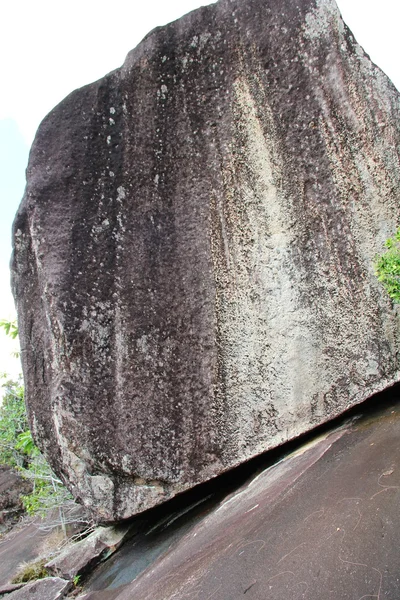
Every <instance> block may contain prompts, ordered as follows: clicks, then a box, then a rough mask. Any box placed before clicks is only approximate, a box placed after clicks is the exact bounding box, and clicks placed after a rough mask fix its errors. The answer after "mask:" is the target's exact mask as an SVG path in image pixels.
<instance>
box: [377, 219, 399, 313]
mask: <svg viewBox="0 0 400 600" xmlns="http://www.w3.org/2000/svg"><path fill="white" fill-rule="evenodd" d="M385 246H386V247H387V250H386V252H385V253H384V254H382V255H381V256H377V257H376V259H375V272H376V275H377V277H378V280H379V281H380V282H381V283H382V284H383V286H384V288H385V290H386V291H387V293H388V294H389V297H390V298H391V299H392V300H393V302H394V303H396V304H400V227H399V228H398V229H397V231H396V233H395V235H394V236H393V237H392V238H389V239H388V240H387V241H386V244H385Z"/></svg>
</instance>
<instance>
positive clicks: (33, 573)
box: [11, 559, 50, 584]
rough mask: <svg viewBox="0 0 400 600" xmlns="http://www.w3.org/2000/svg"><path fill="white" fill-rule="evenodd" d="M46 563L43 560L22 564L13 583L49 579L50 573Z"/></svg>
mask: <svg viewBox="0 0 400 600" xmlns="http://www.w3.org/2000/svg"><path fill="white" fill-rule="evenodd" d="M45 563H46V559H41V560H38V561H35V562H31V563H24V564H22V565H21V567H20V569H19V571H18V573H17V574H16V576H15V577H14V578H13V579H12V581H11V583H14V584H15V583H27V582H28V581H36V579H44V578H45V577H48V576H49V575H50V573H49V572H48V571H47V569H46V568H45V566H44V565H45Z"/></svg>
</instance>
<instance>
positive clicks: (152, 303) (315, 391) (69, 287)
mask: <svg viewBox="0 0 400 600" xmlns="http://www.w3.org/2000/svg"><path fill="white" fill-rule="evenodd" d="M399 124H400V120H399V95H398V92H397V91H396V89H395V88H394V87H393V85H392V84H391V82H390V81H389V80H388V79H387V77H386V76H385V75H384V74H383V73H382V72H381V71H380V70H379V69H378V68H377V67H376V66H375V65H374V64H373V63H371V61H370V60H369V58H368V56H367V55H366V54H365V53H364V51H363V50H362V48H360V46H359V45H358V44H357V43H356V41H355V40H354V38H353V36H352V34H351V32H350V31H349V30H348V28H347V27H346V25H345V24H344V23H343V21H342V19H341V16H340V14H339V12H338V9H337V6H336V4H335V3H334V2H333V0H280V1H279V2H277V1H276V0H220V1H219V2H218V3H217V4H215V5H211V6H207V7H204V8H201V9H199V10H197V11H194V12H192V13H190V14H189V15H187V16H185V17H183V18H182V19H180V20H179V21H176V22H174V23H172V24H170V25H167V26H166V27H162V28H158V29H156V30H154V31H153V32H151V33H150V34H149V35H148V36H147V37H146V38H145V39H144V40H143V41H142V42H141V44H139V46H138V47H137V48H135V49H134V50H133V51H132V52H131V53H129V54H128V57H127V59H126V61H125V63H124V65H123V66H122V67H121V68H120V69H118V70H116V71H114V72H112V73H110V74H109V75H107V76H106V77H104V78H103V79H102V80H100V81H98V82H96V83H93V84H91V85H89V86H86V87H85V88H83V89H81V90H78V91H76V92H73V93H72V94H71V95H70V96H68V97H67V98H66V99H65V100H64V101H63V102H62V103H61V104H60V105H59V106H57V107H56V108H55V109H54V110H53V111H52V112H51V113H50V114H49V115H48V116H47V117H46V119H45V120H44V121H43V123H42V125H41V126H40V129H39V131H38V133H37V136H36V139H35V142H34V144H33V147H32V151H31V156H30V162H29V167H28V171H27V179H28V183H27V187H26V192H25V196H24V199H23V201H22V204H21V207H20V209H19V212H18V215H17V217H16V220H15V225H14V243H15V251H14V258H13V287H14V294H15V298H16V302H17V307H18V314H19V324H20V335H21V342H22V357H23V368H24V375H25V380H26V387H27V401H28V410H29V416H30V420H31V423H32V426H33V431H34V436H35V439H36V441H37V443H38V444H39V445H40V447H41V448H42V450H43V451H44V452H45V454H46V455H47V457H48V459H49V460H50V462H51V465H52V467H53V469H54V470H55V471H56V472H57V473H58V474H59V476H60V477H62V478H63V479H64V480H65V481H66V482H67V484H68V486H69V487H70V489H71V490H72V492H73V493H74V495H75V497H76V498H78V499H80V500H81V501H82V502H83V503H84V504H85V505H86V506H87V507H89V508H90V509H91V510H92V512H93V514H94V515H95V516H96V517H97V518H98V519H100V520H103V521H114V520H118V519H123V518H126V517H129V516H130V515H132V514H134V513H136V512H140V511H143V510H145V509H147V508H149V507H150V506H152V505H154V504H157V503H160V502H162V501H163V500H165V499H167V498H169V497H171V496H173V495H175V494H176V493H178V492H180V491H182V490H184V489H186V488H188V487H190V486H193V485H195V484H197V483H199V482H202V481H204V480H207V479H209V478H211V477H213V476H215V475H217V474H218V473H221V472H223V471H225V470H227V469H229V468H231V467H233V466H234V465H237V464H239V463H240V462H242V461H245V460H247V459H248V458H249V457H251V456H254V455H256V454H258V453H260V452H263V451H264V450H267V449H268V448H272V447H274V446H277V445H279V444H281V443H282V442H284V441H285V440H288V439H290V438H293V437H295V436H298V435H299V434H300V433H302V432H304V431H307V430H309V429H311V428H313V427H315V426H317V425H318V424H320V423H323V422H325V421H327V420H328V419H331V418H332V417H334V416H335V415H337V414H339V413H341V412H342V411H344V410H345V409H347V408H348V407H350V406H352V405H354V404H356V403H359V402H361V401H362V400H364V399H365V398H366V397H368V396H370V395H371V394H372V393H374V392H377V391H379V390H381V389H384V388H385V387H386V386H388V385H390V384H392V383H394V382H396V381H398V380H399V358H398V354H397V350H398V347H399V320H398V317H397V316H396V313H395V312H394V310H393V308H392V306H391V303H390V301H389V300H388V298H387V297H386V296H385V293H384V292H383V290H382V289H381V288H380V286H379V284H378V282H377V281H376V278H375V276H374V267H373V260H374V256H375V254H376V253H377V252H379V251H381V248H382V246H383V242H384V240H385V238H386V237H387V236H389V235H390V234H392V233H393V230H394V227H395V224H396V220H397V218H398V214H399V198H400V185H399V183H400V182H399V179H400V171H399V155H398V148H399V144H400V135H399Z"/></svg>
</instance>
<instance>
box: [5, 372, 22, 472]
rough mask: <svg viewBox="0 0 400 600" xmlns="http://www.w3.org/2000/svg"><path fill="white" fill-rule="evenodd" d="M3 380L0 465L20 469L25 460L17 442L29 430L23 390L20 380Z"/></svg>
mask: <svg viewBox="0 0 400 600" xmlns="http://www.w3.org/2000/svg"><path fill="white" fill-rule="evenodd" d="M3 377H4V376H3ZM4 379H5V381H4V383H3V385H2V387H3V390H4V394H3V404H2V405H1V406H0V463H2V464H5V465H9V466H11V467H22V466H23V465H24V464H26V460H27V459H26V456H25V455H24V453H23V452H21V450H20V449H19V448H17V441H18V436H19V435H20V434H22V433H24V432H26V431H28V430H29V426H28V419H27V417H26V410H25V402H24V388H23V386H22V382H21V381H20V380H17V381H13V380H11V379H6V377H4Z"/></svg>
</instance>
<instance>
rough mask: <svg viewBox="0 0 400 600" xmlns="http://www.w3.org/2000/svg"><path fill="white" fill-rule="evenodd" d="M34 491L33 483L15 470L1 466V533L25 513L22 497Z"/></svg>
mask: <svg viewBox="0 0 400 600" xmlns="http://www.w3.org/2000/svg"><path fill="white" fill-rule="evenodd" d="M31 491H32V483H31V482H30V481H28V480H27V479H24V478H23V477H21V476H20V475H19V474H18V473H17V472H16V471H14V469H11V468H10V467H8V466H6V465H0V532H3V531H5V530H7V529H8V528H9V527H10V526H11V523H12V522H13V520H15V519H17V518H18V516H20V514H21V513H22V512H23V510H24V509H23V505H22V500H21V496H23V495H25V494H29V493H30V492H31Z"/></svg>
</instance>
